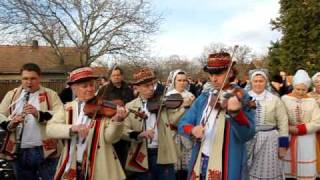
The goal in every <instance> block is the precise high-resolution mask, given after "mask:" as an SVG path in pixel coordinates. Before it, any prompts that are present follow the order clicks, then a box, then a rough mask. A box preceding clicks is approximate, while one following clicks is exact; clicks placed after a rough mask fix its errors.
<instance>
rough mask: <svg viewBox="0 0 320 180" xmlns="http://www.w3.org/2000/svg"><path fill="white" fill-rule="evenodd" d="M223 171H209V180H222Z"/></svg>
mask: <svg viewBox="0 0 320 180" xmlns="http://www.w3.org/2000/svg"><path fill="white" fill-rule="evenodd" d="M221 174H222V173H221V171H217V170H212V169H209V172H208V180H221Z"/></svg>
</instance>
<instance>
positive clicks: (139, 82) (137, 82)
mask: <svg viewBox="0 0 320 180" xmlns="http://www.w3.org/2000/svg"><path fill="white" fill-rule="evenodd" d="M155 79H156V77H151V78H147V79H144V80H141V81H132V82H131V83H130V84H132V85H140V84H145V83H148V82H151V81H153V80H155Z"/></svg>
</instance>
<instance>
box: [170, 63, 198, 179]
mask: <svg viewBox="0 0 320 180" xmlns="http://www.w3.org/2000/svg"><path fill="white" fill-rule="evenodd" d="M170 76H171V77H170ZM169 77H170V84H169V87H168V92H167V95H171V94H177V93H178V94H181V95H182V97H183V99H184V102H185V104H189V105H191V104H192V102H193V100H194V99H195V97H194V95H193V94H192V93H191V92H189V91H187V90H186V88H187V86H188V80H187V73H186V72H185V71H182V70H181V69H178V70H175V71H173V72H172V73H170V75H169ZM172 129H173V132H174V139H175V141H176V146H177V147H176V148H177V152H178V161H177V164H176V169H177V179H186V178H187V175H188V167H187V166H188V163H189V161H190V158H191V149H192V141H191V140H190V139H188V138H186V137H184V136H182V135H179V134H177V127H176V126H173V127H172Z"/></svg>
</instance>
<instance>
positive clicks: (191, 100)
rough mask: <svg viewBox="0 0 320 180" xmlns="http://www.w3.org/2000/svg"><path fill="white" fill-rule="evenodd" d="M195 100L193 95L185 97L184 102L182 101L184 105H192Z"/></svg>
mask: <svg viewBox="0 0 320 180" xmlns="http://www.w3.org/2000/svg"><path fill="white" fill-rule="evenodd" d="M193 100H194V97H193V96H192V97H186V98H184V100H183V103H182V107H190V106H191V104H192V102H193Z"/></svg>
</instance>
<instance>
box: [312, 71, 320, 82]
mask: <svg viewBox="0 0 320 180" xmlns="http://www.w3.org/2000/svg"><path fill="white" fill-rule="evenodd" d="M318 76H320V72H317V73H316V74H314V75H313V76H312V78H311V79H312V82H313V83H314V82H315V81H316V80H317V77H318Z"/></svg>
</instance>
